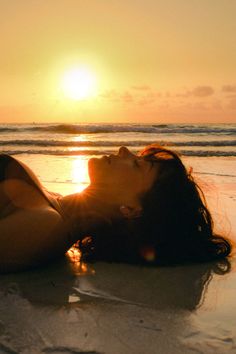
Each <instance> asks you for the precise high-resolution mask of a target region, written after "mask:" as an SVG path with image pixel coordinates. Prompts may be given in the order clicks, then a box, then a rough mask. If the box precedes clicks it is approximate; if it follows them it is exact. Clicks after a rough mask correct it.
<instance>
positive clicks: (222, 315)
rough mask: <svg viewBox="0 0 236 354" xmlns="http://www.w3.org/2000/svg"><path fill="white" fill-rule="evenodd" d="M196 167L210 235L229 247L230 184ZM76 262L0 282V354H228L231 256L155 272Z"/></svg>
mask: <svg viewBox="0 0 236 354" xmlns="http://www.w3.org/2000/svg"><path fill="white" fill-rule="evenodd" d="M211 161H212V164H213V167H214V161H213V160H211ZM203 162H204V161H203ZM203 162H202V161H201V160H199V159H198V160H196V161H195V163H194V169H195V171H196V175H197V174H198V176H199V178H200V179H202V178H204V181H205V182H204V184H203V187H204V190H205V193H206V194H207V200H208V203H209V206H210V208H211V210H212V212H213V215H214V219H215V222H216V228H217V229H218V230H221V231H224V233H225V234H227V235H228V236H229V237H231V238H232V239H235V240H236V218H235V216H236V184H235V179H234V178H232V179H231V178H230V177H229V176H228V177H229V178H225V177H224V176H222V178H221V177H220V176H219V169H218V174H217V176H215V175H214V174H213V172H214V168H213V167H212V166H209V165H206V164H205V165H204V168H205V169H207V168H211V172H209V171H205V172H204V168H203V167H202V165H201V164H202V163H203ZM234 163H235V162H234ZM230 166H231V167H232V166H233V165H232V164H231V165H230ZM218 167H219V166H218ZM218 167H217V168H218ZM198 168H199V170H198ZM198 171H201V172H198ZM227 171H228V174H229V173H230V168H229V166H228V170H227ZM204 173H206V175H204ZM72 256H73V257H72ZM76 257H77V255H76V253H74V254H72V252H71V253H70V257H69V256H68V257H67V258H66V259H63V260H61V261H60V262H58V263H54V264H53V265H51V266H48V267H46V268H43V269H38V270H34V271H29V272H24V273H19V274H11V275H1V276H0V353H24V354H34V353H35V354H36V353H37V354H38V353H53V354H56V353H57V354H59V353H62V354H64V353H65V354H66V353H107V354H113V353H114V354H116V353H117V354H126V353H127V354H128V353H129V354H130V353H131V354H132V353H135V354H146V353H150V354H152V353H153V354H154V353H155V354H156V353H161V354H178V353H179V354H183V353H186V354H192V353H202V354H203V353H204V354H210V353H214V354H217V353H219V354H222V353H236V301H235V294H236V272H235V270H236V259H235V256H233V257H232V258H231V259H230V263H227V262H221V263H219V264H215V263H207V264H198V265H188V266H178V267H159V268H145V267H135V266H130V265H124V264H106V263H100V262H99V263H96V264H91V265H86V264H80V263H79V262H77V261H76V259H77V258H76ZM72 258H73V259H74V261H73V262H72Z"/></svg>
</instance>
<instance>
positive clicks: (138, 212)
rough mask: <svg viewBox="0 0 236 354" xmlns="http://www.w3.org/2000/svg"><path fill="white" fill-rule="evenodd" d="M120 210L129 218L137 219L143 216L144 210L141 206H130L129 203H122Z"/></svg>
mask: <svg viewBox="0 0 236 354" xmlns="http://www.w3.org/2000/svg"><path fill="white" fill-rule="evenodd" d="M120 212H121V214H122V215H123V217H125V218H127V219H135V218H140V216H142V212H143V210H142V208H141V207H130V206H127V205H121V206H120Z"/></svg>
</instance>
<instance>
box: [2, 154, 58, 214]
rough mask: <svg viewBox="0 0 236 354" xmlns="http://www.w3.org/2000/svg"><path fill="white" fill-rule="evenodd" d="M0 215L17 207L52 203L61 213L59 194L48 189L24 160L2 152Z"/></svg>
mask: <svg viewBox="0 0 236 354" xmlns="http://www.w3.org/2000/svg"><path fill="white" fill-rule="evenodd" d="M0 171H1V174H0V215H1V214H5V213H6V209H7V213H9V212H11V211H12V212H13V211H14V210H15V208H16V207H17V208H32V207H33V208H37V207H43V206H48V205H50V206H51V207H52V208H54V209H56V211H57V212H59V213H60V208H59V204H58V202H57V199H58V198H59V196H60V195H59V194H56V193H52V192H49V191H47V190H46V189H45V188H44V187H43V185H42V184H41V182H40V181H39V179H38V177H37V176H36V175H35V173H34V172H33V171H32V170H31V169H30V168H29V167H28V166H27V165H26V164H24V163H23V162H22V161H19V160H18V159H16V158H14V157H12V156H10V155H5V154H0Z"/></svg>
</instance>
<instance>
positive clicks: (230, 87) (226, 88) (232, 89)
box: [222, 85, 236, 93]
mask: <svg viewBox="0 0 236 354" xmlns="http://www.w3.org/2000/svg"><path fill="white" fill-rule="evenodd" d="M222 91H223V92H227V93H229V92H230V93H232V92H236V85H224V86H222Z"/></svg>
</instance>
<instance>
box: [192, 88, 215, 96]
mask: <svg viewBox="0 0 236 354" xmlns="http://www.w3.org/2000/svg"><path fill="white" fill-rule="evenodd" d="M191 93H192V95H193V96H196V97H208V96H211V95H213V93H214V89H213V88H212V87H211V86H197V87H195V88H194V89H193V91H192V92H191Z"/></svg>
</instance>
